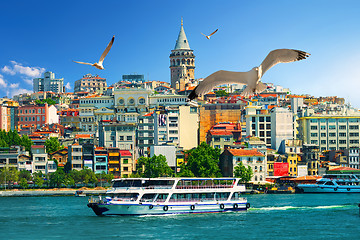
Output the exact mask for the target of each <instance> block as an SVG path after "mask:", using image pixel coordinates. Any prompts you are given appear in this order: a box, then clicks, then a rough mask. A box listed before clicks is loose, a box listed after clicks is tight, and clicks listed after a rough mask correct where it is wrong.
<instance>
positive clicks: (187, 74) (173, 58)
mask: <svg viewBox="0 0 360 240" xmlns="http://www.w3.org/2000/svg"><path fill="white" fill-rule="evenodd" d="M170 72H171V87H172V88H173V89H175V90H176V91H179V90H182V89H184V88H185V85H186V84H187V83H188V82H189V80H190V79H194V75H195V55H194V53H193V50H191V49H190V46H189V42H188V40H187V38H186V35H185V31H184V27H183V21H182V19H181V27H180V32H179V35H178V39H177V41H176V44H175V48H174V49H173V50H171V54H170Z"/></svg>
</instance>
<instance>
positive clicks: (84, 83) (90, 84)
mask: <svg viewBox="0 0 360 240" xmlns="http://www.w3.org/2000/svg"><path fill="white" fill-rule="evenodd" d="M106 89H107V85H106V78H101V77H99V76H98V75H96V76H93V75H91V74H90V73H89V74H86V75H84V76H83V77H82V78H81V79H79V80H76V81H75V85H74V93H76V94H77V93H79V92H89V93H98V94H102V93H105V91H106Z"/></svg>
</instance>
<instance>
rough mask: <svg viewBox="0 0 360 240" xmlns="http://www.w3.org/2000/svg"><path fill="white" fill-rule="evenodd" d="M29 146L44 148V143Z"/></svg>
mask: <svg viewBox="0 0 360 240" xmlns="http://www.w3.org/2000/svg"><path fill="white" fill-rule="evenodd" d="M31 148H45V146H44V145H32V146H31Z"/></svg>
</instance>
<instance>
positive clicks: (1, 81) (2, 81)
mask: <svg viewBox="0 0 360 240" xmlns="http://www.w3.org/2000/svg"><path fill="white" fill-rule="evenodd" d="M0 87H4V88H6V87H7V83H6V82H5V79H4V77H3V75H1V74H0Z"/></svg>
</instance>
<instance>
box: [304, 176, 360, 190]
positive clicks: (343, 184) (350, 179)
mask: <svg viewBox="0 0 360 240" xmlns="http://www.w3.org/2000/svg"><path fill="white" fill-rule="evenodd" d="M297 192H300V193H360V176H359V175H358V174H349V173H347V174H341V173H339V174H335V173H331V174H326V175H324V176H323V177H322V178H321V179H318V180H317V181H316V183H315V184H298V185H297Z"/></svg>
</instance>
